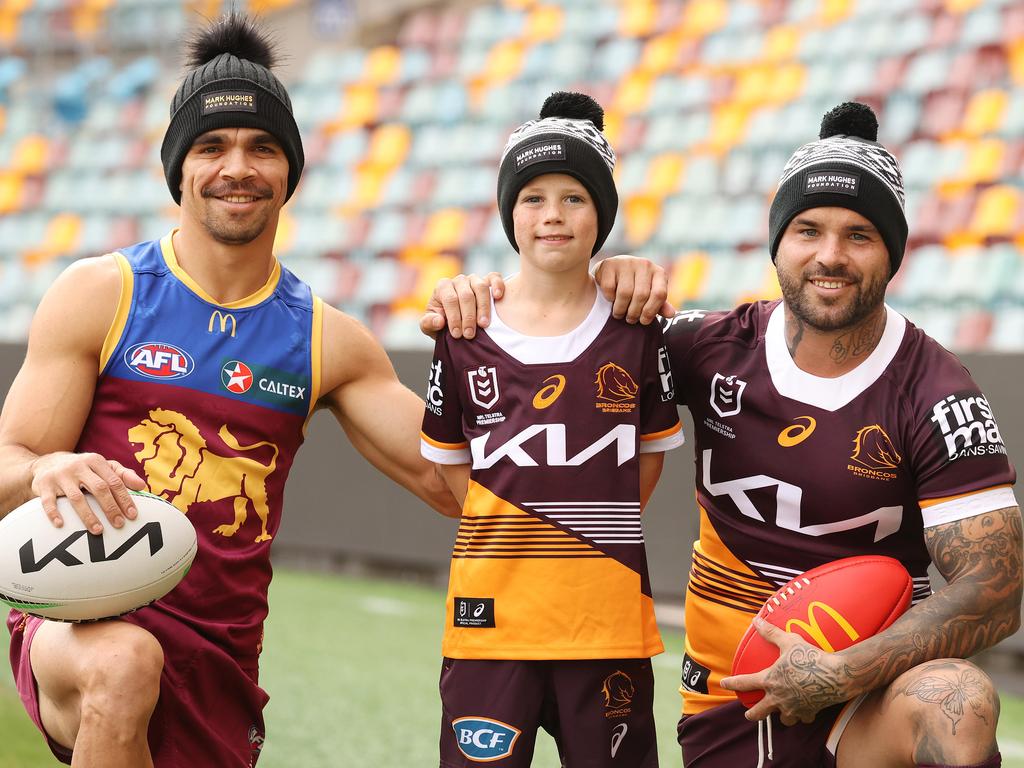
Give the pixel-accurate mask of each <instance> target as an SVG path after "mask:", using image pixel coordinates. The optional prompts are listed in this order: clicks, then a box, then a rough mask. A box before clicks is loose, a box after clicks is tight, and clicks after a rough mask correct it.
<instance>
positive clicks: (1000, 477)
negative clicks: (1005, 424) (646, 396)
mask: <svg viewBox="0 0 1024 768" xmlns="http://www.w3.org/2000/svg"><path fill="white" fill-rule="evenodd" d="M666 325H667V330H666V343H667V345H668V347H669V354H670V356H671V360H672V369H673V371H674V372H675V380H676V388H677V397H678V401H679V402H680V403H681V404H685V405H686V406H687V407H688V408H689V409H690V413H691V414H692V416H693V431H694V439H695V453H696V480H697V501H698V504H699V507H700V539H699V541H697V543H696V544H695V545H694V548H693V568H692V570H691V572H690V580H689V585H688V589H687V599H686V629H687V633H686V656H685V657H684V660H683V685H682V693H683V699H684V703H683V712H684V713H685V714H694V713H696V712H700V711H703V710H705V709H708V708H710V707H712V706H715V705H716V704H720V703H724V702H727V701H731V700H733V699H734V698H735V694H733V693H730V692H728V691H726V690H724V689H722V688H721V686H720V685H719V681H720V680H721V678H722V677H723V676H727V675H728V674H729V673H730V670H731V667H732V658H733V654H734V652H735V650H736V646H737V644H738V642H739V640H740V637H741V636H742V635H743V633H744V631H745V630H746V628H747V626H748V625H749V624H750V620H751V618H752V617H753V615H754V614H755V613H756V612H757V610H758V609H759V608H760V606H761V604H762V603H763V602H764V600H765V599H766V598H767V597H768V596H769V595H770V594H771V593H772V592H774V591H775V590H776V589H777V588H778V587H779V586H781V585H782V584H783V583H785V582H787V581H789V580H790V579H791V578H792V577H793V576H795V575H796V574H798V573H801V572H803V571H806V570H808V569H809V568H813V567H815V566H818V565H821V564H822V563H825V562H828V561H830V560H836V559H838V558H842V557H848V556H851V555H860V554H880V555H888V556H890V557H894V558H896V559H898V560H900V561H901V562H902V563H903V565H904V566H906V568H907V570H908V571H909V572H910V575H911V576H912V577H913V579H914V584H915V590H914V599H915V601H919V600H922V599H924V598H925V597H927V596H928V595H929V594H930V593H931V591H930V588H929V584H928V574H927V569H928V564H929V556H928V551H927V549H926V548H925V542H924V529H925V528H927V527H930V526H935V525H940V524H942V523H948V522H951V521H955V520H960V519H962V518H967V517H971V516H973V515H978V514H982V513H985V512H990V511H992V510H996V509H1000V508H1003V507H1008V506H1013V505H1015V504H1016V501H1015V499H1014V494H1013V491H1012V489H1011V487H1010V486H1011V485H1012V484H1013V483H1014V481H1015V479H1016V476H1015V473H1014V470H1013V468H1012V467H1011V466H1010V462H1009V460H1008V459H1007V456H1006V449H1005V448H1004V446H1003V441H1002V438H1001V437H1000V434H999V428H998V427H997V426H996V422H995V419H994V417H993V414H992V409H991V408H990V407H989V404H988V401H987V400H986V399H985V397H984V395H983V394H982V393H981V392H980V391H979V390H978V387H977V385H976V384H975V383H974V381H973V380H972V379H971V376H970V374H969V373H968V372H967V371H966V370H965V369H964V367H963V366H962V365H961V364H960V362H959V361H958V360H957V359H956V358H955V357H954V356H953V355H951V354H950V353H949V352H947V351H946V350H945V349H943V348H942V347H941V346H940V345H939V344H937V343H936V342H935V341H934V340H932V339H931V338H929V337H928V336H927V335H925V334H924V333H923V332H922V331H921V330H920V329H918V328H916V327H914V326H913V325H912V324H911V323H909V322H908V321H907V320H906V319H904V318H903V317H902V316H901V315H899V314H898V313H896V312H894V311H893V310H892V309H887V316H886V324H885V331H884V333H883V334H882V338H881V341H880V342H879V344H878V346H877V347H876V348H875V350H874V351H873V352H872V353H871V354H870V355H869V356H868V357H867V358H866V359H865V360H864V362H862V363H861V364H860V365H859V366H857V368H855V369H854V370H852V371H850V372H849V373H847V374H845V375H843V376H839V377H836V378H831V379H826V378H819V377H817V376H812V375H810V374H808V373H805V372H804V371H802V370H800V369H799V368H798V367H797V366H796V364H795V363H794V362H793V359H792V357H791V356H790V354H789V350H788V348H787V346H786V341H785V337H784V333H783V330H784V329H783V325H784V315H783V308H782V306H781V304H780V303H779V302H770V303H769V302H759V303H756V304H747V305H744V306H741V307H739V308H737V309H735V310H733V311H731V312H702V311H689V312H683V313H681V314H679V315H677V316H676V317H675V318H673V319H672V320H670V321H668V323H667V324H666ZM864 599H865V600H870V599H871V597H870V595H865V597H864ZM823 621H831V619H830V618H829V617H828V616H827V615H824V614H822V615H818V614H817V613H816V614H815V615H812V616H808V618H807V625H808V626H810V627H812V630H813V628H814V627H815V626H819V622H823ZM819 631H820V630H819Z"/></svg>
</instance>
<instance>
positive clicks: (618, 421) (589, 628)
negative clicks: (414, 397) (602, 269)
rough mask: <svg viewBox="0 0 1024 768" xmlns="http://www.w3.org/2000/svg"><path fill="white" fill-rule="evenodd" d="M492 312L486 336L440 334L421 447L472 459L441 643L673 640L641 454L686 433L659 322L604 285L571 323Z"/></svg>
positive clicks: (562, 655) (556, 655) (574, 651)
mask: <svg viewBox="0 0 1024 768" xmlns="http://www.w3.org/2000/svg"><path fill="white" fill-rule="evenodd" d="M491 316H492V318H493V319H492V321H491V325H490V327H489V328H488V329H487V330H486V331H483V332H481V333H480V334H479V335H478V337H477V338H476V339H473V340H465V339H453V338H452V337H451V336H449V335H448V334H442V335H441V336H440V337H439V338H438V341H437V346H436V349H435V355H434V360H433V362H432V363H431V368H430V377H429V386H428V390H427V397H426V400H427V404H426V412H425V415H424V419H423V434H422V452H423V455H424V456H426V457H427V458H428V459H430V460H432V461H435V462H437V463H440V464H466V463H472V470H471V480H470V486H469V493H468V495H467V496H466V502H465V505H464V507H463V513H462V522H461V525H460V526H459V532H458V536H457V538H456V542H455V548H454V551H453V553H452V565H451V578H450V580H449V588H448V599H447V616H446V622H445V635H444V655H445V656H448V657H451V658H468V659H588V658H639V657H645V656H651V655H653V654H655V653H660V652H661V651H662V650H663V647H662V644H661V638H660V636H659V634H658V628H657V625H656V624H655V620H654V607H653V602H652V600H651V588H650V581H649V577H648V573H647V558H646V555H645V551H644V539H643V531H642V529H641V525H640V478H639V454H640V453H645V452H660V451H665V450H668V449H670V448H675V447H677V446H679V445H681V444H682V442H683V435H682V427H681V424H680V422H679V417H678V415H677V413H676V408H675V405H674V402H673V399H674V393H673V390H672V376H671V371H670V370H669V368H668V355H667V352H666V350H665V348H664V346H663V341H662V336H661V330H660V329H658V328H641V327H638V326H630V325H627V324H625V323H622V322H619V321H617V320H614V319H612V318H611V305H610V304H609V303H608V302H607V301H606V300H605V299H604V298H603V297H600V296H598V298H597V299H596V300H595V302H594V307H593V309H592V310H591V312H590V314H589V315H588V317H587V318H586V320H585V321H584V322H583V323H582V324H581V325H580V326H579V327H577V328H576V329H575V330H574V331H572V332H571V333H569V334H566V335H564V336H555V337H530V336H524V335H522V334H520V333H517V332H515V331H513V330H512V329H510V328H509V327H508V326H506V325H504V324H503V323H502V322H501V319H500V317H499V316H498V314H497V312H492V315H491Z"/></svg>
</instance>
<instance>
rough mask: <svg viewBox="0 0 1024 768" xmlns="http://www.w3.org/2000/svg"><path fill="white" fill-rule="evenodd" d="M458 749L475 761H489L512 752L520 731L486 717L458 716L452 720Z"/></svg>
mask: <svg viewBox="0 0 1024 768" xmlns="http://www.w3.org/2000/svg"><path fill="white" fill-rule="evenodd" d="M452 729H453V730H454V731H455V740H456V742H457V743H458V745H459V751H460V752H462V754H464V755H465V756H466V757H467V758H469V759H470V760H472V761H473V762H475V763H489V762H491V761H492V760H500V759H501V758H503V757H507V756H508V755H511V754H512V748H513V747H514V746H515V743H516V739H518V738H519V734H520V733H521V731H520V730H519V729H518V728H513V727H512V726H511V725H508V724H506V723H502V722H500V721H498V720H491V719H489V718H486V717H460V718H458V719H456V720H453V721H452Z"/></svg>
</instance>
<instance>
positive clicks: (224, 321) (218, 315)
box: [206, 309, 237, 338]
mask: <svg viewBox="0 0 1024 768" xmlns="http://www.w3.org/2000/svg"><path fill="white" fill-rule="evenodd" d="M215 320H216V321H217V323H218V324H219V326H220V332H221V333H227V332H228V323H229V322H230V323H231V338H235V328H236V325H237V323H236V321H235V316H234V315H232V314H231V313H230V312H221V311H220V310H219V309H215V310H213V312H212V313H211V314H210V324H209V325H208V326H207V327H206V332H207V333H213V323H214V321H215Z"/></svg>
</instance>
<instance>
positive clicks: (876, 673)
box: [723, 507, 1022, 725]
mask: <svg viewBox="0 0 1024 768" xmlns="http://www.w3.org/2000/svg"><path fill="white" fill-rule="evenodd" d="M925 538H926V544H927V546H928V550H929V552H930V553H931V556H932V559H933V561H934V562H935V564H936V567H937V568H938V569H939V572H940V573H941V574H942V576H943V577H944V578H945V579H946V580H947V582H948V583H947V584H946V586H944V587H942V588H941V589H939V590H937V591H936V592H935V594H933V595H932V596H931V597H929V598H927V599H925V600H922V601H921V602H920V603H918V604H917V605H916V606H914V607H913V608H911V609H910V610H908V611H907V612H906V613H905V614H904V615H903V616H901V617H900V618H899V619H898V620H897V621H896V622H894V623H893V625H892V626H891V627H889V628H888V629H886V630H885V631H884V632H881V633H879V634H878V635H875V636H874V637H871V638H868V639H866V640H863V641H861V642H859V643H857V644H856V645H854V646H852V647H850V648H848V649H847V650H845V651H840V652H838V653H826V652H825V651H823V650H821V649H819V648H816V647H814V646H812V645H810V644H809V643H806V642H805V641H804V640H803V639H802V638H801V637H799V636H798V635H793V634H789V633H786V632H783V631H782V630H781V629H778V628H777V627H773V626H770V625H763V626H762V634H764V635H765V637H766V638H767V639H769V640H770V641H771V642H774V643H775V644H777V645H778V646H779V649H780V656H779V660H778V661H777V662H776V663H775V664H774V665H772V666H771V667H769V668H768V669H767V670H765V671H764V672H760V673H757V674H756V675H746V676H742V677H741V678H731V680H736V681H737V684H735V685H734V684H732V683H731V682H729V683H728V684H726V685H725V687H727V688H729V689H730V690H753V689H757V688H760V689H763V690H764V691H765V693H766V696H765V699H764V700H763V701H762V702H760V703H758V704H757V705H755V707H753V708H752V709H750V710H749V712H748V713H747V717H748V718H749V719H760V718H762V717H765V716H766V715H767V714H768V712H770V711H776V710H777V711H778V712H779V713H780V714H781V716H782V722H783V723H785V724H787V725H790V724H792V723H794V722H796V721H797V720H803V721H804V722H810V721H811V720H812V719H813V718H814V716H815V715H816V714H817V713H818V712H819V711H820V710H822V709H824V708H825V707H828V706H831V705H832V704H838V703H839V702H843V701H849V700H850V699H852V698H854V697H855V696H858V695H860V694H861V693H866V692H868V691H872V690H875V689H877V688H881V687H883V686H885V685H887V684H889V683H890V682H892V681H893V680H895V679H896V678H897V677H899V675H901V674H902V673H904V672H906V671H907V670H908V669H911V668H912V667H916V666H917V665H919V664H922V663H924V662H926V661H931V660H932V659H941V658H966V657H968V656H971V655H973V654H975V653H977V652H978V651H981V650H984V649H985V648H988V647H990V646H992V645H994V644H995V643H997V642H999V641H1000V640H1002V639H1003V638H1004V637H1007V636H1008V635H1011V634H1012V633H1013V632H1015V631H1016V630H1017V628H1018V627H1019V626H1020V607H1021V594H1022V575H1021V560H1022V552H1021V540H1022V538H1021V515H1020V510H1019V509H1018V508H1017V507H1008V508H1006V509H1000V510H997V511H995V512H988V513H986V514H983V515H978V516H976V517H972V518H968V519H966V520H959V521H956V522H953V523H947V524H945V525H940V526H936V527H934V528H930V529H928V530H927V531H926V532H925ZM744 678H746V679H744ZM741 680H742V682H740V681H741ZM723 682H724V681H723Z"/></svg>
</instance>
